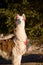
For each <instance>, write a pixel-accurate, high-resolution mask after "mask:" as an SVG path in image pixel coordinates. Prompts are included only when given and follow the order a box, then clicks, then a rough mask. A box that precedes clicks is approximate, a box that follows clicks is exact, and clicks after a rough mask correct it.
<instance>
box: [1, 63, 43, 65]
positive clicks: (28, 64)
mask: <svg viewBox="0 0 43 65" xmlns="http://www.w3.org/2000/svg"><path fill="white" fill-rule="evenodd" d="M0 65H12V64H0ZM21 65H43V63H22V64H21Z"/></svg>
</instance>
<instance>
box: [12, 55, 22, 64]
mask: <svg viewBox="0 0 43 65" xmlns="http://www.w3.org/2000/svg"><path fill="white" fill-rule="evenodd" d="M21 58H22V56H21V55H19V56H18V55H17V56H13V61H12V62H13V65H21Z"/></svg>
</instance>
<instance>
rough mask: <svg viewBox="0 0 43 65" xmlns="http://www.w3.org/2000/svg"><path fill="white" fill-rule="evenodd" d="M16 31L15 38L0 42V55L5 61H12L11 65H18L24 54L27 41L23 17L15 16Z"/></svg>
mask: <svg viewBox="0 0 43 65" xmlns="http://www.w3.org/2000/svg"><path fill="white" fill-rule="evenodd" d="M16 19H17V21H16V29H15V30H16V31H14V32H15V37H14V38H13V39H8V40H2V41H1V40H0V55H1V56H2V57H3V58H6V59H10V56H11V59H12V64H13V65H20V64H21V59H22V55H23V54H24V53H25V52H26V45H25V44H24V42H25V41H26V39H27V36H26V33H25V15H24V14H23V15H22V16H19V15H17V16H16Z"/></svg>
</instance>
